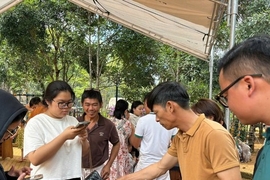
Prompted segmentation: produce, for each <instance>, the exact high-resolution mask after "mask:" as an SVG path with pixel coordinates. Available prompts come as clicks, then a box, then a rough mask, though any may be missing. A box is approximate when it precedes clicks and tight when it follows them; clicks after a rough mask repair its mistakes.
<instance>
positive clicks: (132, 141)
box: [129, 124, 142, 149]
mask: <svg viewBox="0 0 270 180" xmlns="http://www.w3.org/2000/svg"><path fill="white" fill-rule="evenodd" d="M141 141H142V138H140V137H138V136H136V135H135V127H134V125H133V124H131V135H130V137H129V143H130V144H131V145H132V146H133V147H134V148H136V149H138V148H139V147H140V146H141Z"/></svg>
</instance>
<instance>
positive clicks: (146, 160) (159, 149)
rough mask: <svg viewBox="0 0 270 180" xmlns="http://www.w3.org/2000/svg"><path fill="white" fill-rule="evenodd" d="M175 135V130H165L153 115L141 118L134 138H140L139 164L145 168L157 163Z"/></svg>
mask: <svg viewBox="0 0 270 180" xmlns="http://www.w3.org/2000/svg"><path fill="white" fill-rule="evenodd" d="M176 133H177V129H176V128H173V129H171V130H167V129H165V128H164V127H163V126H162V125H161V124H160V123H158V122H157V121H156V115H155V114H147V115H145V116H143V117H141V118H140V119H139V121H138V123H137V127H136V129H135V136H136V137H138V138H141V139H142V141H141V146H140V157H139V164H140V166H141V167H143V168H144V167H147V166H148V165H150V164H153V163H155V162H158V161H159V160H160V159H161V158H162V157H163V155H164V154H166V152H167V150H168V147H169V144H170V141H171V139H172V138H173V136H174V135H175V134H176Z"/></svg>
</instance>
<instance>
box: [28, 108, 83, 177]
mask: <svg viewBox="0 0 270 180" xmlns="http://www.w3.org/2000/svg"><path fill="white" fill-rule="evenodd" d="M77 123H78V120H77V119H76V118H74V117H72V116H65V117H64V118H62V119H55V118H51V117H50V116H48V115H46V114H43V113H42V114H39V115H36V116H35V117H33V118H32V119H31V120H30V121H29V122H28V123H27V125H26V127H25V131H24V149H23V154H24V156H27V155H28V154H29V153H30V152H32V151H35V150H36V149H38V148H39V147H41V146H43V145H45V144H47V143H49V142H51V141H52V140H53V139H54V138H55V137H57V136H58V135H59V134H61V133H62V132H63V131H64V130H65V129H66V128H67V127H68V126H75V125H76V124H77ZM81 159H82V145H81V142H80V140H79V137H78V136H77V137H75V138H74V139H73V140H67V141H66V142H65V143H64V144H63V145H62V146H61V148H60V149H59V150H58V151H57V152H56V154H55V155H54V156H53V157H52V158H50V159H48V160H47V161H45V162H44V163H42V164H40V165H38V166H34V165H33V164H31V165H30V167H31V168H32V169H33V170H32V171H31V175H37V174H43V179H44V180H45V179H50V180H62V179H71V178H78V177H81V176H82V171H81Z"/></svg>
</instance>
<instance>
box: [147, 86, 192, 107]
mask: <svg viewBox="0 0 270 180" xmlns="http://www.w3.org/2000/svg"><path fill="white" fill-rule="evenodd" d="M168 101H173V102H176V103H177V104H178V105H179V106H180V107H182V108H183V109H189V95H188V93H187V91H186V89H185V88H184V86H183V85H181V84H180V83H177V82H163V83H160V84H159V85H157V86H156V87H155V88H154V89H153V90H152V91H151V92H150V95H149V97H148V99H147V106H148V107H149V109H151V111H153V106H154V105H160V106H162V107H165V106H166V103H167V102H168Z"/></svg>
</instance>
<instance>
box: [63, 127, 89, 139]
mask: <svg viewBox="0 0 270 180" xmlns="http://www.w3.org/2000/svg"><path fill="white" fill-rule="evenodd" d="M85 129H86V127H80V128H74V126H69V127H67V128H66V129H65V130H64V131H63V134H64V135H65V137H66V139H67V140H68V139H74V138H75V137H76V136H78V135H79V134H84V133H85V131H86V130H85Z"/></svg>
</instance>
